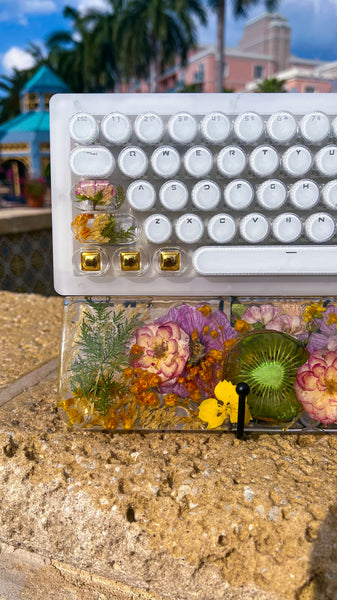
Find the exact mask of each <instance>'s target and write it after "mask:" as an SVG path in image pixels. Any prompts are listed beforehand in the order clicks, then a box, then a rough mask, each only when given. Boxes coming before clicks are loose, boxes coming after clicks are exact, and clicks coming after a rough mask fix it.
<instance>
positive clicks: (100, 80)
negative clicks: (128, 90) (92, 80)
mask: <svg viewBox="0 0 337 600" xmlns="http://www.w3.org/2000/svg"><path fill="white" fill-rule="evenodd" d="M126 10H127V0H109V7H108V10H107V12H104V13H103V12H102V11H98V10H91V11H89V12H88V13H87V15H86V21H87V23H88V22H90V28H91V52H92V53H93V55H94V56H95V69H96V74H97V90H96V91H105V90H106V89H107V88H111V90H114V91H116V90H117V89H118V87H119V83H120V79H121V76H122V73H123V55H122V48H121V45H120V44H119V43H118V35H119V30H120V22H121V19H122V17H123V15H124V13H125V11H126Z"/></svg>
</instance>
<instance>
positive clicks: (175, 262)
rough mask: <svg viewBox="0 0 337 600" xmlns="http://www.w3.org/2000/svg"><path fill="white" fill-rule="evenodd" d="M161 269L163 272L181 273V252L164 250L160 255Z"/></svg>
mask: <svg viewBox="0 0 337 600" xmlns="http://www.w3.org/2000/svg"><path fill="white" fill-rule="evenodd" d="M160 268H161V270H162V271H179V269H180V252H178V251H177V250H163V251H162V252H161V253H160Z"/></svg>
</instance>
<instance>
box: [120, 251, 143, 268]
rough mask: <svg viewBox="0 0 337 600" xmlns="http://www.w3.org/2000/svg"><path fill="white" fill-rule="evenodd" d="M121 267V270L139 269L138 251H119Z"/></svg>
mask: <svg viewBox="0 0 337 600" xmlns="http://www.w3.org/2000/svg"><path fill="white" fill-rule="evenodd" d="M120 258H121V269H122V271H139V270H140V253H139V252H137V251H134V252H121V253H120Z"/></svg>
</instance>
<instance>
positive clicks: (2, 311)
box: [0, 292, 63, 388]
mask: <svg viewBox="0 0 337 600" xmlns="http://www.w3.org/2000/svg"><path fill="white" fill-rule="evenodd" d="M62 307H63V300H62V298H59V297H50V298H45V297H44V296H38V295H35V294H12V293H10V292H0V332H1V333H0V340H1V344H0V364H1V372H0V388H1V387H3V386H5V385H7V384H8V383H10V382H12V381H15V380H16V379H18V378H19V377H21V376H22V375H25V374H26V373H28V372H29V371H32V370H33V369H36V368H37V367H38V366H40V365H42V364H43V363H45V362H47V361H49V360H51V359H52V358H54V357H56V356H58V354H59V350H60V342H61V319H62Z"/></svg>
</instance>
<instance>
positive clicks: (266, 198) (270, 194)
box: [256, 179, 287, 210]
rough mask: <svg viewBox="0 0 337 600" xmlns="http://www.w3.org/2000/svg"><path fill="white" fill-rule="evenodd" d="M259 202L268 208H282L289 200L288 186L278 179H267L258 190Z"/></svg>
mask: <svg viewBox="0 0 337 600" xmlns="http://www.w3.org/2000/svg"><path fill="white" fill-rule="evenodd" d="M256 198H257V202H258V204H259V205H260V206H262V207H263V208H266V209H267V210H276V209H278V208H281V206H283V204H285V202H286V201H287V188H286V186H285V185H284V183H283V182H282V181H279V180H278V179H267V181H264V182H263V183H261V185H259V186H258V188H257V190H256Z"/></svg>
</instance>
